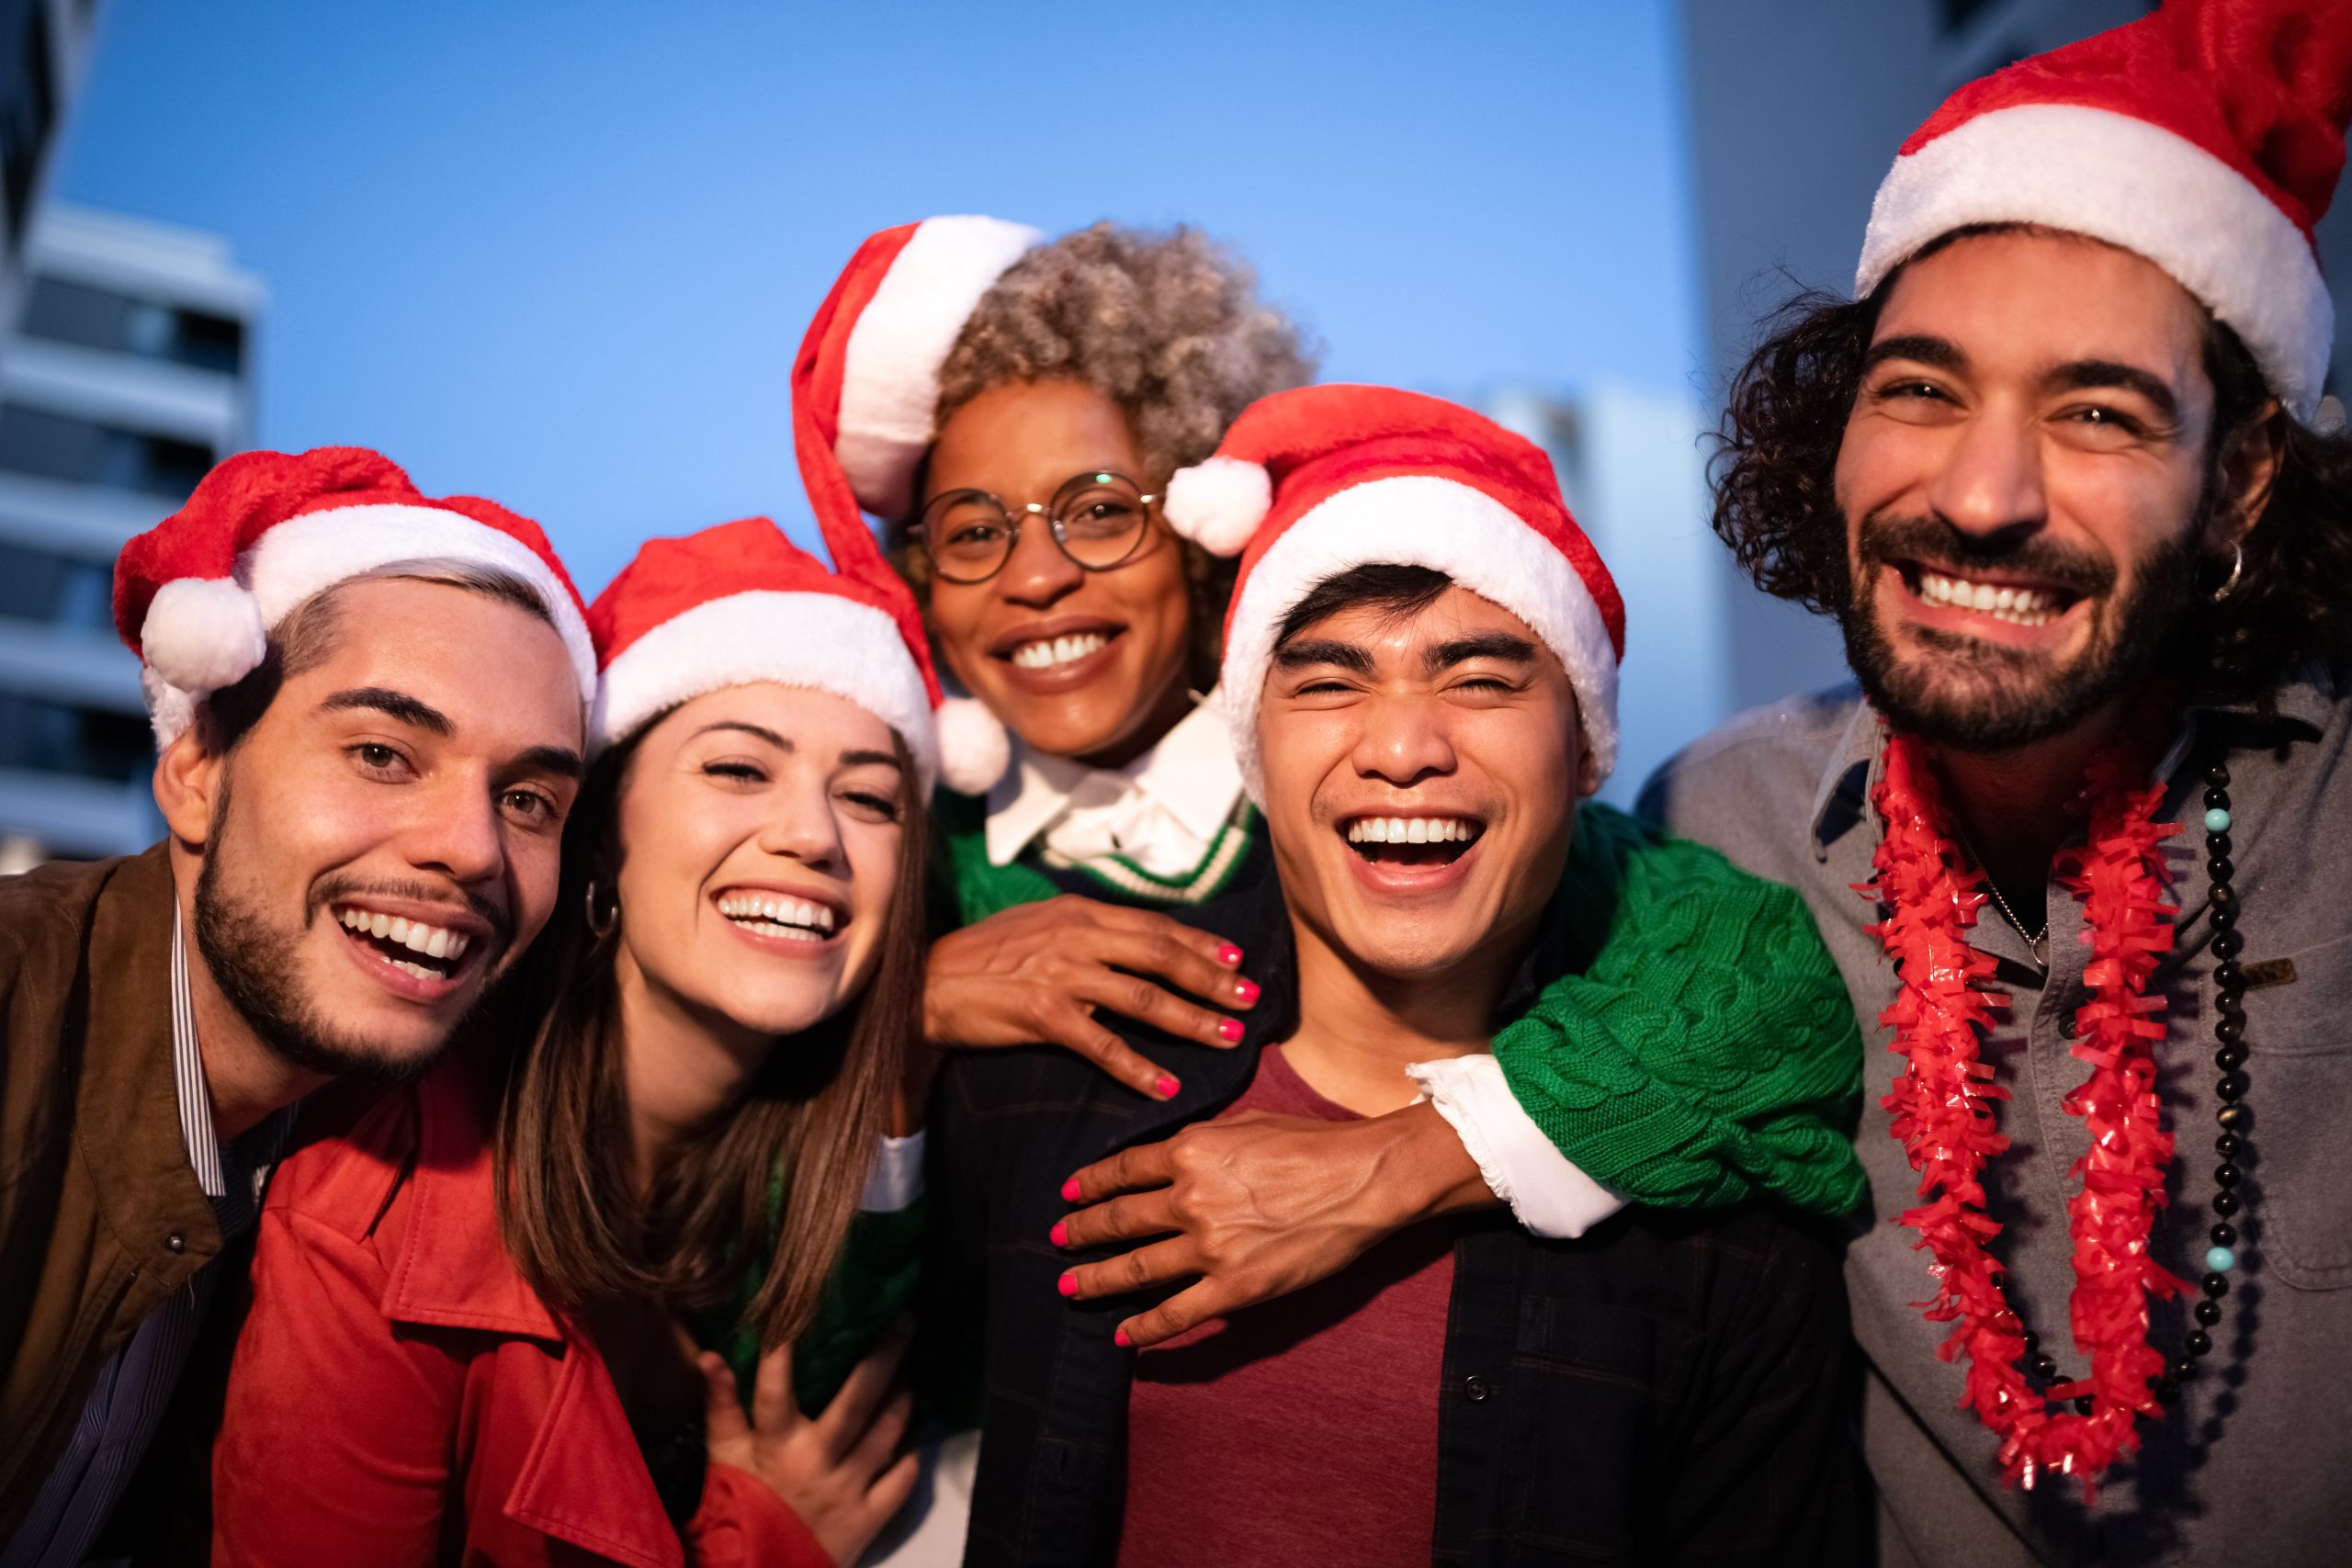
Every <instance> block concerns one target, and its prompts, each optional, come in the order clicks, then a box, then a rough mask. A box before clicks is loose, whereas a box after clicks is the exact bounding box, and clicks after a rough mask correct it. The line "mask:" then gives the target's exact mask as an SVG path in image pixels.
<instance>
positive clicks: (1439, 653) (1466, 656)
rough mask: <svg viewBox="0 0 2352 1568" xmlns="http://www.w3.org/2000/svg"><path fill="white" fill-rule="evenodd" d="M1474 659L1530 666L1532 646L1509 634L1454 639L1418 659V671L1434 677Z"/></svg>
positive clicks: (1500, 633) (1533, 647) (1533, 657)
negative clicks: (1419, 661) (1507, 661)
mask: <svg viewBox="0 0 2352 1568" xmlns="http://www.w3.org/2000/svg"><path fill="white" fill-rule="evenodd" d="M1474 659H1501V660H1509V661H1510V662H1511V663H1514V664H1532V663H1534V662H1535V645H1534V644H1533V643H1532V642H1530V641H1528V640H1527V639H1526V638H1525V637H1515V636H1513V635H1512V634H1511V633H1510V632H1480V633H1478V634H1477V635H1476V637H1456V638H1454V639H1453V641H1452V642H1442V643H1439V644H1438V645H1437V646H1436V647H1435V648H1432V649H1430V650H1429V651H1428V652H1427V653H1424V654H1423V655H1421V668H1422V669H1424V670H1426V671H1429V672H1430V674H1432V675H1434V674H1436V673H1437V672H1438V671H1441V670H1447V669H1451V668H1452V667H1453V666H1454V665H1456V664H1467V663H1468V662H1469V661H1470V660H1474Z"/></svg>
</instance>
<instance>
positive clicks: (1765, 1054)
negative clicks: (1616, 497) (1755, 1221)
mask: <svg viewBox="0 0 2352 1568" xmlns="http://www.w3.org/2000/svg"><path fill="white" fill-rule="evenodd" d="M933 820H934V824H935V826H936V827H937V828H938V829H940V835H939V836H940V847H941V850H942V859H943V861H944V866H945V869H946V871H947V873H948V874H949V876H950V877H951V878H952V879H953V881H954V884H955V887H954V891H955V895H956V903H957V905H958V906H959V908H960V911H961V913H962V915H963V917H964V919H967V920H973V919H979V918H981V917H983V916H985V915H987V914H989V913H992V912H993V911H994V910H996V909H999V908H1006V907H1009V906H1011V905H1013V904H1020V903H1026V902H1030V901H1032V900H1034V899H1038V898H1046V897H1052V896H1053V895H1054V894H1055V893H1057V892H1058V891H1060V890H1061V889H1060V887H1058V886H1057V884H1056V883H1055V882H1054V880H1053V879H1051V878H1049V877H1048V876H1047V875H1046V874H1045V872H1044V871H1043V870H1042V869H1041V868H1039V867H1037V866H1035V865H1032V864H1029V863H1028V860H1029V856H1027V855H1026V854H1024V855H1023V858H1022V859H1020V860H1016V861H1015V862H1014V863H1012V865H1009V866H993V865H990V864H989V861H988V856H987V852H986V849H985V846H984V844H983V842H982V840H981V833H982V829H983V823H982V820H981V817H980V815H979V813H978V810H977V803H975V802H967V801H963V800H961V799H959V798H958V797H956V796H952V795H946V794H944V792H943V794H942V795H941V796H940V809H939V810H938V812H937V813H936V814H935V816H934V818H933ZM1097 896H1098V897H1112V892H1111V890H1109V889H1107V888H1105V889H1103V890H1102V891H1101V892H1099V893H1098V895H1097ZM1558 897H1559V906H1558V908H1559V912H1560V914H1561V916H1562V917H1563V918H1564V919H1565V920H1566V924H1567V929H1568V935H1569V945H1570V948H1571V951H1572V953H1574V954H1575V955H1576V957H1577V960H1578V961H1579V962H1580V963H1581V968H1580V969H1579V970H1578V972H1577V973H1575V974H1571V975H1569V976H1566V977H1565V978H1562V979H1559V980H1556V981H1555V982H1554V983H1553V984H1552V985H1551V986H1550V987H1548V988H1546V989H1545V990H1544V993H1543V994H1542V995H1541V996H1540V997H1538V998H1536V1000H1535V1002H1534V1003H1533V1004H1532V1006H1531V1007H1530V1008H1529V1009H1528V1010H1527V1012H1526V1013H1525V1014H1524V1015H1522V1016H1521V1017H1520V1018H1517V1019H1514V1020H1512V1021H1510V1022H1509V1023H1508V1024H1506V1025H1505V1026H1504V1027H1503V1029H1502V1030H1501V1031H1500V1032H1498V1033H1497V1034H1496V1036H1495V1039H1494V1045H1493V1050H1494V1054H1495V1057H1496V1060H1497V1061H1498V1063H1499V1064H1500V1065H1501V1066H1502V1069H1503V1077H1504V1079H1505V1080H1506V1081H1507V1082H1508V1083H1509V1084H1510V1090H1511V1093H1512V1095H1513V1096H1514V1097H1515V1098H1516V1099H1517V1100H1519V1103H1520V1105H1521V1107H1522V1108H1523V1109H1524V1110H1525V1111H1527V1113H1528V1115H1529V1116H1530V1117H1531V1118H1532V1119H1533V1121H1534V1122H1535V1124H1536V1125H1537V1126H1538V1127H1539V1128H1541V1129H1542V1130H1543V1132H1544V1135H1545V1136H1546V1137H1548V1138H1550V1139H1551V1140H1552V1142H1553V1143H1554V1144H1555V1145H1556V1146H1557V1147H1558V1148H1559V1150H1560V1152H1561V1153H1562V1154H1564V1155H1566V1156H1567V1157H1568V1158H1569V1159H1570V1160H1572V1161H1574V1162H1575V1164H1576V1165H1577V1168H1579V1169H1581V1170H1582V1171H1584V1172H1585V1174H1586V1175H1588V1176H1590V1177H1591V1178H1592V1179H1594V1180H1596V1181H1599V1182H1600V1183H1601V1184H1602V1185H1603V1186H1605V1187H1608V1188H1609V1189H1611V1190H1612V1191H1615V1192H1618V1193H1620V1194H1622V1195H1623V1196H1624V1197H1625V1198H1626V1199H1628V1200H1629V1201H1634V1202H1637V1203H1648V1204H1651V1205H1654V1206H1657V1207H1661V1208H1686V1209H1700V1208H1716V1207H1721V1206H1724V1205H1726V1204H1731V1203H1736V1202H1739V1201H1742V1200H1745V1199H1748V1198H1754V1197H1768V1196H1769V1197H1772V1198H1776V1199H1779V1200H1780V1201H1783V1202H1786V1203H1789V1204H1792V1205H1793V1206H1794V1207H1797V1208H1799V1209H1804V1210H1809V1211H1811V1212H1814V1213H1823V1214H1844V1213H1849V1212H1850V1211H1851V1210H1852V1209H1853V1208H1854V1207H1855V1206H1856V1205H1857V1204H1859V1203H1860V1201H1861V1198H1862V1192H1863V1179H1862V1170H1861V1165H1860V1161H1859V1160H1857V1159H1856V1158H1855V1156H1854V1151H1853V1145H1852V1141H1851V1134H1852V1131H1853V1126H1854V1122H1855V1117H1856V1114H1857V1112H1858V1111H1859V1109H1860V1094H1861V1074H1862V1044H1861V1036H1860V1032H1859V1031H1858V1030H1857V1029H1856V1027H1855V1023H1854V1009H1853V1003H1852V1002H1851V1001H1850V1000H1849V999H1848V997H1847V994H1846V987H1845V982H1844V980H1843V979H1842V978H1841V977H1840V976H1839V975H1838V967H1837V965H1836V964H1835V963H1833V962H1832V961H1831V959H1830V956H1829V952H1828V949H1827V948H1826V947H1824V946H1823V945H1822V942H1821V935H1820V932H1819V931H1817V930H1816V929H1815V926H1814V923H1813V916H1812V913H1811V912H1810V911H1809V910H1808V909H1806V908H1805V906H1804V899H1803V898H1801V897H1798V896H1797V894H1796V893H1794V892H1793V891H1792V890H1791V889H1789V888H1787V887H1783V886H1781V885H1780V884H1778V883H1772V882H1766V881H1763V880H1761V879H1759V878H1757V877H1754V876H1750V875H1748V874H1747V873H1745V872H1743V871H1741V870H1739V869H1738V868H1737V867H1736V866H1734V865H1733V864H1732V863H1730V862H1729V861H1727V860H1725V859H1724V857H1723V856H1722V855H1720V854H1717V853H1716V852H1714V851H1713V850H1710V849H1707V848H1705V847H1703V846H1702V845H1699V844H1694V843H1691V842H1688V841H1687V840H1679V839H1670V838H1668V837H1666V836H1665V835H1663V834H1661V833H1658V832H1657V831H1655V830H1654V829H1649V828H1647V827H1645V826H1644V825H1642V824H1641V823H1639V822H1637V821H1635V820H1634V818H1631V817H1628V816H1626V815H1625V814H1624V813H1623V812H1621V811H1616V810H1613V809H1611V807H1605V806H1598V805H1590V804H1588V805H1585V806H1583V807H1580V808H1579V809H1578V811H1577V829H1576V838H1575V842H1574V845H1573V848H1572V850H1571V852H1570V855H1569V860H1568V868H1567V872H1566V874H1565V875H1564V876H1563V878H1562V879H1561V884H1560V892H1559V895H1558ZM1128 901H1130V902H1134V901H1136V900H1128Z"/></svg>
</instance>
